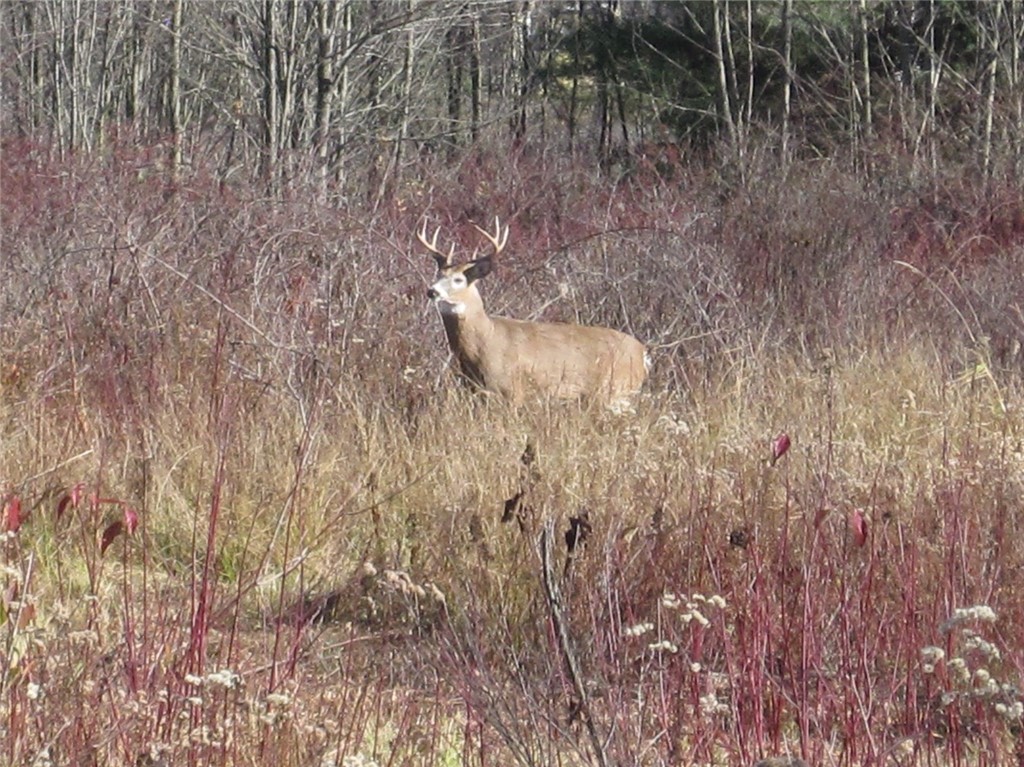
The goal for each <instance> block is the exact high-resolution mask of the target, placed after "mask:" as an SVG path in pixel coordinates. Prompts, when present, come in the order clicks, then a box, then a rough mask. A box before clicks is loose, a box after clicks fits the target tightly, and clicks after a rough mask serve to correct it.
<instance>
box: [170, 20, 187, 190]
mask: <svg viewBox="0 0 1024 767" xmlns="http://www.w3.org/2000/svg"><path fill="white" fill-rule="evenodd" d="M184 5H185V2H184V0H174V6H173V9H172V12H171V84H170V89H169V94H168V98H169V100H170V102H171V103H170V104H169V112H170V116H171V136H172V137H173V142H174V143H173V145H172V147H171V178H172V179H173V180H175V181H177V180H178V177H179V174H180V172H181V155H182V147H183V146H184V141H185V135H184V126H183V125H182V119H181V17H182V11H183V6H184Z"/></svg>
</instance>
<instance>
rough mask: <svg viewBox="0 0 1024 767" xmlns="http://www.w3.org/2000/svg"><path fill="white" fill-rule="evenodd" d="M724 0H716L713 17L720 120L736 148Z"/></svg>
mask: <svg viewBox="0 0 1024 767" xmlns="http://www.w3.org/2000/svg"><path fill="white" fill-rule="evenodd" d="M723 6H724V0H714V8H713V13H712V17H713V19H714V29H713V34H714V38H715V63H716V64H717V66H718V91H719V94H720V98H719V108H720V109H721V114H720V115H719V118H720V119H721V120H722V122H724V123H725V130H726V134H727V135H728V137H729V142H730V143H731V144H732V145H733V146H734V147H735V146H736V122H735V121H734V120H733V119H732V107H731V106H730V104H729V75H728V73H727V72H726V62H725V29H724V27H725V26H726V25H727V23H728V19H724V20H723V17H724V14H725V10H724V7H723Z"/></svg>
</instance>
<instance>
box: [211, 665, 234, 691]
mask: <svg viewBox="0 0 1024 767" xmlns="http://www.w3.org/2000/svg"><path fill="white" fill-rule="evenodd" d="M206 681H207V682H209V683H210V684H215V685H217V686H218V687H223V688H225V689H227V690H233V689H235V688H236V687H238V686H239V685H240V684H241V683H242V677H240V676H239V675H238V674H236V673H235V672H234V671H232V670H231V669H229V668H224V669H221V670H220V671H214V672H213V673H212V674H209V675H208V676H207V677H206Z"/></svg>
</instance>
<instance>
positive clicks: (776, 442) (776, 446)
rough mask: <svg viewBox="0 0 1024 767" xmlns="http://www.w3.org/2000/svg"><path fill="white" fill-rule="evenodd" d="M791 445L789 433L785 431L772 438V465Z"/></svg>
mask: <svg viewBox="0 0 1024 767" xmlns="http://www.w3.org/2000/svg"><path fill="white" fill-rule="evenodd" d="M789 446H790V440H789V435H788V434H786V433H785V432H782V433H781V434H779V436H777V437H776V438H775V439H773V440H772V457H771V459H770V461H769V462H770V463H771V465H772V466H774V465H775V462H776V461H778V460H779V459H780V458H782V456H784V455H785V454H786V451H787V450H789Z"/></svg>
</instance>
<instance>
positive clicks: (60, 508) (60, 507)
mask: <svg viewBox="0 0 1024 767" xmlns="http://www.w3.org/2000/svg"><path fill="white" fill-rule="evenodd" d="M70 503H71V496H70V495H67V494H65V495H64V497H63V498H61V499H60V503H58V504H57V519H60V518H61V515H62V514H64V510H65V509H67V507H68V506H69V505H70Z"/></svg>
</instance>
